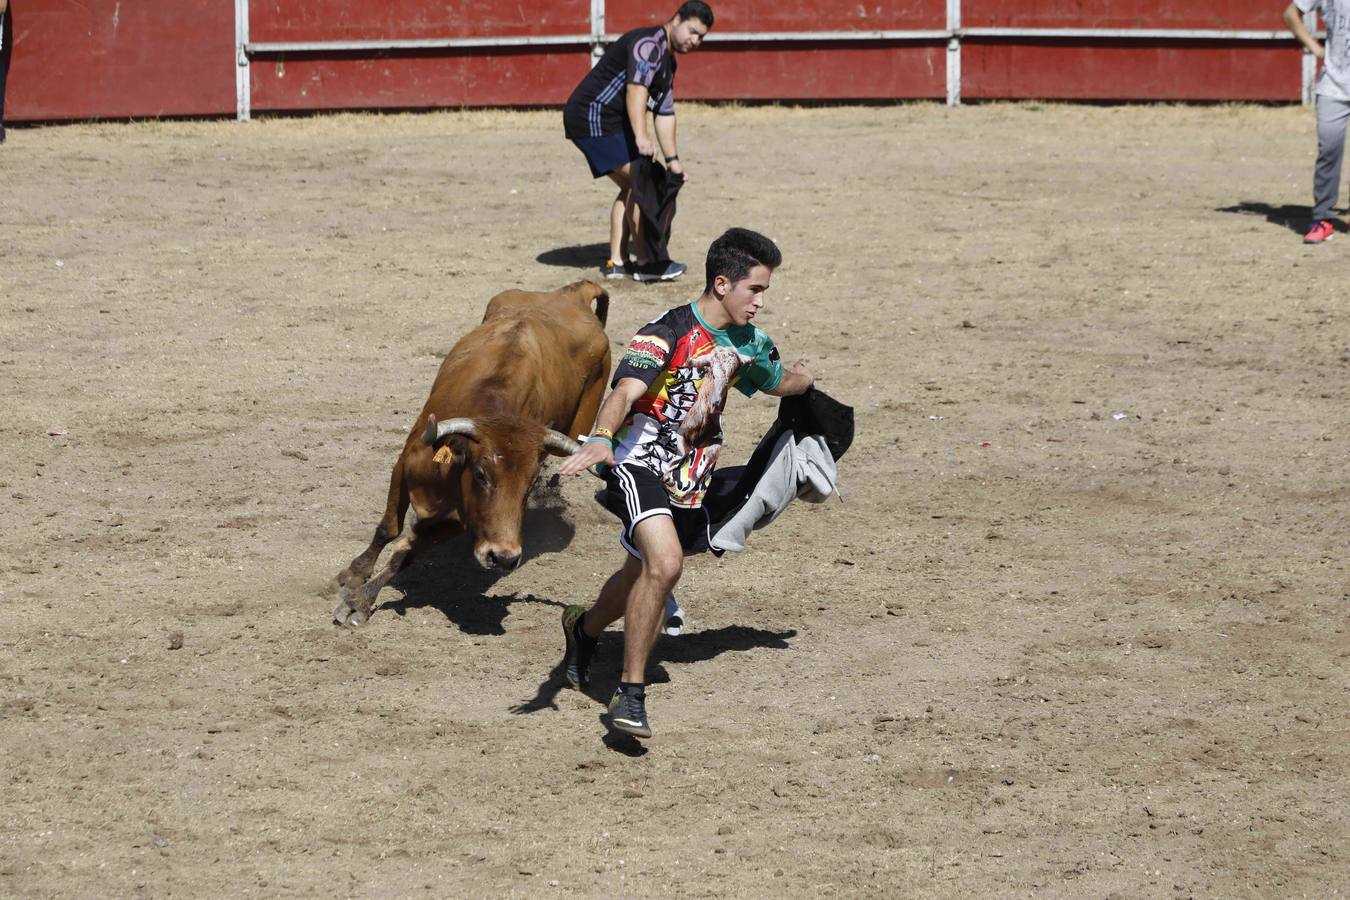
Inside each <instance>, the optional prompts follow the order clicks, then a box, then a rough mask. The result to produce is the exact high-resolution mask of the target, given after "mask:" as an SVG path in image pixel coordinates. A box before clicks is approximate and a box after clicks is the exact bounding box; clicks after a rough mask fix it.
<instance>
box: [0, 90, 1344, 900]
mask: <svg viewBox="0 0 1350 900" xmlns="http://www.w3.org/2000/svg"><path fill="white" fill-rule="evenodd" d="M1313 125H1314V123H1313V116H1312V113H1311V112H1310V111H1307V110H1304V109H1298V108H1280V109H1270V108H1264V109H1258V108H1245V107H1216V108H1203V109H1196V108H1166V107H1152V108H1080V107H1072V106H1062V107H1061V106H1036V105H1022V106H979V107H969V108H962V109H956V110H949V109H946V108H943V107H940V106H934V105H915V106H900V107H890V108H844V109H808V110H803V109H776V108H749V109H744V108H742V109H738V108H709V107H690V108H688V109H684V108H682V125H681V150H682V154H681V155H682V157H683V158H684V160H685V161H686V164H687V165H688V167H689V173H690V182H689V186H688V187H687V189H686V191H685V193H684V194H683V195H682V196H681V201H680V203H681V212H680V214H679V217H678V218H677V220H676V232H675V236H674V240H673V249H674V251H675V256H676V258H679V259H683V260H685V261H687V262H689V263H690V264H691V269H692V270H693V271H695V272H697V271H701V266H702V258H703V253H704V251H705V249H706V247H707V244H708V242H709V241H710V240H711V239H712V238H713V237H715V236H716V234H718V233H719V232H720V231H721V230H722V229H723V228H724V227H726V226H729V225H733V224H735V225H746V226H750V227H754V228H758V229H760V230H763V231H765V232H767V233H769V234H771V235H772V236H773V237H774V238H775V239H776V240H777V241H778V242H779V243H780V245H781V247H782V249H783V253H784V257H785V260H786V262H785V263H784V265H783V267H782V268H781V269H780V270H779V271H778V273H777V274H776V276H775V280H774V286H773V290H772V291H771V292H770V298H769V305H768V307H767V309H766V311H765V313H764V314H763V315H762V316H761V318H760V319H759V320H757V321H758V322H759V323H761V324H762V326H763V327H764V328H765V329H766V330H767V331H769V333H770V334H772V335H773V336H774V337H775V338H776V340H777V341H778V343H779V345H780V346H781V347H782V348H783V350H784V353H785V355H786V356H787V357H788V358H796V357H803V358H805V359H806V360H807V362H808V363H809V364H810V365H811V366H812V367H813V368H814V369H815V370H816V371H817V372H818V373H819V376H820V384H821V386H822V387H823V388H825V389H826V390H827V391H829V392H830V393H832V394H833V395H835V396H836V397H838V398H840V399H842V400H844V401H846V402H848V403H851V404H853V405H854V406H855V408H856V411H857V416H858V435H857V439H856V442H855V444H854V447H853V449H852V450H851V451H850V452H849V454H848V455H847V456H846V457H845V458H844V460H843V461H842V463H841V492H842V495H843V498H842V501H841V500H840V499H838V498H833V499H831V500H830V501H829V502H827V503H825V504H823V505H820V506H809V505H805V504H801V505H797V506H794V507H793V508H792V509H790V510H789V511H788V512H787V513H786V514H785V515H784V517H783V518H782V519H780V520H779V521H778V522H777V523H775V524H774V525H773V526H772V527H770V528H769V529H766V530H764V531H762V532H759V533H757V534H756V535H755V537H754V538H753V540H752V543H751V547H750V549H749V551H748V552H746V553H745V554H743V555H741V556H739V557H735V558H733V557H731V556H728V557H725V558H723V559H720V560H718V559H714V558H712V557H703V558H698V559H696V560H693V561H691V563H690V564H689V566H688V568H687V570H686V575H685V579H684V581H683V583H682V585H681V589H680V595H681V598H682V599H683V601H684V603H685V605H686V606H687V608H688V609H689V611H690V616H691V621H692V628H691V630H690V632H689V633H687V634H685V635H683V636H681V637H678V638H662V640H661V643H660V644H659V645H658V649H657V657H658V659H657V660H656V662H655V664H654V666H653V670H652V681H653V682H654V683H653V685H652V687H651V689H650V691H649V694H648V701H649V711H650V714H651V717H652V723H653V727H654V728H655V730H656V736H655V738H654V739H652V740H651V741H649V742H647V744H646V747H645V749H643V750H639V749H635V748H634V747H633V746H631V745H627V744H623V743H620V742H606V741H605V740H604V731H603V728H602V727H601V725H600V722H599V714H600V712H601V711H602V709H603V706H602V703H603V701H604V700H605V699H606V698H607V695H608V693H609V691H610V690H612V687H613V683H614V681H615V680H616V679H617V670H618V657H619V653H620V647H621V636H620V635H619V634H618V633H617V631H616V632H612V633H610V634H608V635H607V636H606V637H605V639H604V640H603V641H602V644H601V648H600V654H601V656H600V660H599V661H598V662H597V669H596V684H595V686H594V687H593V689H592V691H593V695H592V696H585V695H582V694H579V693H576V692H572V691H568V690H561V689H560V688H559V686H558V684H557V680H556V676H557V670H556V665H557V662H558V659H559V656H560V651H561V637H560V632H559V628H558V620H559V613H560V610H561V607H562V606H563V605H564V604H566V603H578V602H589V601H590V599H591V598H592V597H593V595H594V592H595V590H596V588H597V587H598V585H599V584H600V582H601V581H602V579H603V578H604V577H605V575H607V574H608V573H609V572H610V571H611V570H612V569H613V567H614V566H615V565H616V564H618V563H619V562H620V561H621V551H620V550H619V548H618V546H617V543H616V523H615V521H614V520H613V519H612V518H611V517H610V516H609V514H608V513H606V512H604V511H603V510H602V509H601V508H600V507H599V506H597V505H596V504H595V503H594V501H593V499H592V491H593V489H594V487H595V482H593V481H591V480H590V479H585V480H569V481H568V482H566V483H565V484H563V485H562V487H561V488H559V489H556V490H550V489H548V488H547V485H544V486H542V487H541V488H540V489H539V490H537V491H536V496H535V499H534V501H533V511H532V512H531V514H530V517H529V522H528V528H527V536H526V540H527V554H528V557H529V558H528V561H527V562H526V564H525V565H524V566H523V567H522V568H520V569H519V570H517V571H515V572H513V573H511V574H509V575H507V576H505V577H491V576H488V575H487V574H485V573H482V572H480V571H478V570H476V568H475V566H474V565H473V563H472V560H471V559H470V557H469V556H468V554H467V552H466V547H465V544H464V543H463V542H462V541H461V542H455V543H450V544H446V545H443V546H441V547H439V548H437V549H435V550H433V551H430V552H429V553H428V554H427V555H426V556H424V557H423V558H422V559H421V560H420V561H419V562H418V563H416V564H415V565H414V566H413V567H412V569H411V571H410V572H408V573H407V575H406V576H405V577H404V578H403V579H402V580H401V581H399V582H397V583H396V584H395V586H391V587H390V588H387V589H386V590H385V592H384V593H383V594H382V595H381V600H382V602H383V606H382V607H381V608H380V609H378V610H377V612H376V614H375V615H374V617H373V618H372V619H371V621H370V623H369V625H368V626H366V627H365V628H364V629H360V630H342V629H339V628H336V627H334V626H333V625H332V624H331V623H330V612H331V610H332V608H333V600H332V598H331V597H328V596H325V595H324V591H325V587H326V585H327V583H328V581H329V579H331V578H332V577H333V576H334V575H335V574H336V573H337V571H338V570H339V569H340V568H341V567H342V566H343V565H345V564H346V563H347V562H348V560H350V559H351V557H352V556H353V555H355V554H356V553H357V552H358V551H359V550H360V549H362V548H363V547H364V546H365V543H366V541H367V540H368V538H369V535H370V532H371V530H372V528H373V527H374V524H375V522H376V521H377V519H378V516H379V513H380V511H381V509H382V506H383V502H384V495H385V490H386V486H387V479H388V475H389V469H390V466H391V465H392V463H393V461H394V458H395V456H396V454H397V452H398V448H399V446H400V445H401V442H402V440H403V437H404V435H405V433H406V429H407V428H408V427H409V425H410V424H411V422H412V419H413V417H414V416H415V414H416V412H417V410H418V408H419V407H420V405H421V403H422V400H423V399H424V397H425V393H426V390H427V388H428V387H429V385H430V383H431V379H432V377H433V375H434V373H435V370H436V368H437V366H438V364H439V360H440V357H441V355H442V354H443V353H444V352H445V351H446V350H447V349H448V348H449V346H450V345H451V344H452V343H453V342H454V341H455V340H456V338H457V337H458V336H459V335H461V334H463V333H464V332H465V331H466V330H467V329H469V328H470V327H471V326H472V325H473V324H475V323H476V322H477V320H478V318H479V317H480V316H481V314H482V310H483V307H484V305H485V303H486V301H487V300H488V298H489V297H490V296H491V295H493V294H494V293H496V292H497V291H499V290H502V289H505V288H510V287H516V286H519V287H525V288H531V289H552V288H554V287H558V286H560V285H562V284H565V283H567V282H570V281H573V280H575V279H577V278H579V277H584V276H587V275H588V274H592V273H594V272H595V266H596V264H598V262H599V261H600V260H601V259H602V258H603V256H604V251H603V249H602V248H601V246H600V243H601V241H603V239H604V231H603V226H602V221H603V217H604V211H605V208H606V205H607V203H608V201H609V199H610V192H609V190H608V189H607V188H605V187H604V186H603V185H602V184H600V183H595V182H591V181H590V179H589V176H588V174H587V173H586V171H585V167H584V162H583V160H582V159H581V156H580V154H578V153H577V152H576V150H575V149H574V148H572V147H571V146H570V145H569V144H568V143H566V142H565V141H564V140H563V139H562V137H561V126H560V122H559V120H558V115H557V114H556V113H519V114H515V113H475V114H459V113H454V114H449V113H447V114H430V115H409V116H355V115H343V116H334V117H322V118H316V119H307V120H301V119H280V120H264V121H259V122H254V123H251V124H238V123H235V122H204V123H157V124H156V123H149V124H144V123H142V124H130V125H127V124H100V125H75V126H66V127H49V128H41V129H26V128H19V129H12V130H11V139H10V141H9V143H8V144H6V145H5V147H4V148H3V150H2V151H0V386H3V397H4V408H5V414H4V416H3V418H2V419H0V455H2V456H3V458H4V460H5V465H4V467H3V470H2V471H0V498H2V500H3V502H0V573H3V580H0V604H2V607H3V609H4V611H5V614H6V623H7V624H6V626H5V627H4V629H3V632H0V754H3V759H4V765H3V769H2V771H0V810H3V815H2V816H0V894H4V895H6V896H19V897H44V896H56V895H63V896H139V895H146V896H159V897H168V896H185V897H206V896H241V895H264V896H325V897H328V896H373V897H385V896H501V895H513V896H531V897H535V896H553V895H590V896H602V895H604V896H616V895H627V896H644V895H658V896H682V897H684V896H687V897H697V896H752V897H769V896H784V895H786V896H802V897H805V896H817V895H826V896H878V897H880V896H887V897H891V896H950V897H955V896H1008V897H1011V896H1027V895H1038V896H1062V897H1083V896H1087V897H1112V896H1115V897H1172V896H1177V897H1189V896H1197V897H1296V896H1297V897H1330V896H1337V895H1341V896H1343V895H1344V894H1345V893H1346V891H1347V885H1350V828H1348V827H1347V808H1348V807H1347V799H1350V798H1347V793H1346V787H1347V778H1348V773H1350V716H1348V715H1347V708H1348V703H1347V700H1348V699H1350V698H1348V697H1347V689H1348V688H1350V676H1348V675H1347V672H1348V670H1350V633H1348V632H1347V625H1348V624H1350V613H1348V609H1350V606H1348V602H1347V601H1350V593H1348V592H1350V578H1348V577H1347V575H1348V573H1347V564H1346V555H1347V554H1346V535H1347V533H1350V484H1348V483H1347V465H1346V449H1345V448H1346V446H1347V441H1350V414H1348V413H1347V411H1346V410H1347V404H1348V403H1350V387H1348V382H1347V375H1348V374H1350V315H1347V300H1346V295H1347V284H1350V236H1347V235H1346V234H1345V233H1344V231H1342V233H1341V234H1340V235H1339V238H1340V239H1339V240H1337V241H1334V242H1332V243H1331V244H1330V245H1327V246H1322V247H1305V246H1303V245H1302V244H1301V242H1300V240H1299V233H1298V231H1297V229H1299V228H1300V227H1301V226H1302V225H1303V224H1304V217H1305V216H1306V213H1307V204H1308V202H1309V192H1310V184H1311V171H1312V162H1313V158H1314V155H1315V137H1314V128H1313ZM611 287H612V291H611V292H612V297H613V305H612V310H611V315H610V322H609V329H608V331H609V335H610V338H611V340H612V342H613V344H614V347H615V349H616V351H617V350H618V349H619V348H620V347H621V345H622V344H623V343H625V342H626V341H627V338H628V337H629V335H630V334H631V333H632V332H633V330H634V329H635V328H636V327H637V326H639V325H641V324H642V323H644V322H646V321H648V320H649V319H651V318H652V317H654V316H655V315H656V314H657V313H659V312H660V311H662V310H664V309H666V308H669V307H671V306H675V305H677V304H680V303H682V302H685V301H687V300H689V299H691V298H692V297H694V296H695V295H696V294H697V293H698V291H699V290H700V289H701V280H697V279H695V278H694V277H692V276H691V277H689V278H686V279H685V280H684V281H683V282H681V283H677V284H673V285H664V286H659V287H643V286H641V285H637V284H634V283H632V282H628V283H622V284H615V285H612V286H611ZM776 405H777V404H776V401H774V400H772V399H771V398H764V397H757V398H753V399H750V400H746V399H744V398H740V397H735V398H733V400H732V407H731V410H730V413H729V419H728V425H729V445H728V448H727V450H726V453H725V456H724V460H726V461H728V462H735V461H737V460H739V459H743V458H744V457H745V456H746V455H748V453H749V452H750V450H751V449H752V448H753V445H754V443H755V441H756V440H757V438H758V436H759V435H760V434H761V433H762V432H763V431H764V430H765V429H766V428H767V426H768V425H769V424H770V422H771V421H772V420H773V417H774V413H775V410H776ZM553 467H554V464H552V463H550V464H549V465H548V467H546V470H545V476H547V475H548V473H549V472H550V471H551V469H552V468H553ZM175 633H177V634H175ZM177 636H181V647H178V648H177V649H174V645H176V644H177V643H178V640H176V639H175V638H176V637H177Z"/></svg>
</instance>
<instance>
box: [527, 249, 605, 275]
mask: <svg viewBox="0 0 1350 900" xmlns="http://www.w3.org/2000/svg"><path fill="white" fill-rule="evenodd" d="M607 259H609V244H577V245H575V246H572V247H557V248H555V249H553V250H545V251H544V252H543V253H540V254H539V255H538V256H536V257H535V258H534V260H535V262H540V263H543V264H544V265H546V266H563V267H566V268H569V269H595V268H599V267H600V266H603V265H604V264H605V260H607Z"/></svg>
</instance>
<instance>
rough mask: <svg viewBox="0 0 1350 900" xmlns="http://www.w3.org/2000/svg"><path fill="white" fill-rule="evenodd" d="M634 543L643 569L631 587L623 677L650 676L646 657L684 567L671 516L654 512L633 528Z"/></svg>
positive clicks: (627, 679) (634, 679)
mask: <svg viewBox="0 0 1350 900" xmlns="http://www.w3.org/2000/svg"><path fill="white" fill-rule="evenodd" d="M633 545H634V546H635V547H637V549H638V552H639V553H640V554H642V561H641V571H640V573H639V575H638V577H637V579H636V580H635V581H634V582H633V586H632V588H631V589H630V590H629V591H628V602H627V603H626V605H625V607H624V615H623V679H622V680H623V681H625V682H628V683H630V684H643V683H645V682H646V680H647V657H648V656H650V655H651V651H652V645H653V644H655V643H656V635H657V633H658V632H659V631H660V630H661V623H662V621H663V616H662V612H663V611H664V610H665V607H666V596H667V595H669V594H670V592H671V591H672V590H674V589H675V584H676V582H678V581H679V580H680V574H681V573H682V572H683V570H684V549H683V548H682V547H681V546H680V537H679V534H678V533H676V531H675V523H674V520H672V519H671V517H670V516H651V517H650V518H647V519H643V520H642V521H641V522H639V523H637V525H636V526H634V528H633Z"/></svg>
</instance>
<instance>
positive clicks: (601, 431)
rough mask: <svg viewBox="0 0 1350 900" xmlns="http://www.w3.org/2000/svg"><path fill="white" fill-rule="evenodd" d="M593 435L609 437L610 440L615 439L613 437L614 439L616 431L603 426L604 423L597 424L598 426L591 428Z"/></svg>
mask: <svg viewBox="0 0 1350 900" xmlns="http://www.w3.org/2000/svg"><path fill="white" fill-rule="evenodd" d="M591 436H592V437H602V438H609V439H610V440H613V439H614V432H612V431H610V430H609V429H608V428H606V427H605V426H603V425H597V426H595V427H594V428H592V429H591Z"/></svg>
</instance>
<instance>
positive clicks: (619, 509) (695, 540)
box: [605, 463, 710, 559]
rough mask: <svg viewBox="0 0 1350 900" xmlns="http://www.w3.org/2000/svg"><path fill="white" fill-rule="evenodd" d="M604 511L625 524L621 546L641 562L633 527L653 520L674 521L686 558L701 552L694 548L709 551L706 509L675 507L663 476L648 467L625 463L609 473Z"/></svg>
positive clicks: (620, 541) (620, 539) (621, 536)
mask: <svg viewBox="0 0 1350 900" xmlns="http://www.w3.org/2000/svg"><path fill="white" fill-rule="evenodd" d="M605 508H606V509H608V510H609V511H610V512H612V513H614V515H616V516H618V517H619V521H621V522H623V534H622V535H620V536H619V543H620V544H622V545H623V548H624V549H625V550H627V551H628V552H629V553H630V554H632V555H633V556H635V557H637V558H639V559H641V558H642V554H640V553H638V552H637V549H636V548H635V547H634V546H633V526H635V525H637V524H638V523H639V522H641V521H643V520H644V519H649V518H651V517H652V516H670V517H671V519H672V520H673V522H674V525H675V533H676V534H678V535H679V537H680V547H682V548H683V549H684V552H685V554H686V555H689V554H691V553H696V552H699V551H698V550H694V549H692V548H694V547H701V548H706V547H707V545H708V541H709V540H710V538H709V534H708V511H707V510H705V509H704V508H703V507H698V508H696V509H686V508H685V507H682V506H674V507H672V506H671V505H670V495H669V494H668V493H666V486H665V484H664V483H662V481H661V476H660V475H657V474H656V473H655V472H653V471H652V470H651V469H648V468H647V467H646V466H636V465H629V464H627V463H624V464H621V465H617V466H615V467H613V468H612V469H610V470H609V472H608V473H607V474H606V475H605Z"/></svg>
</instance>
